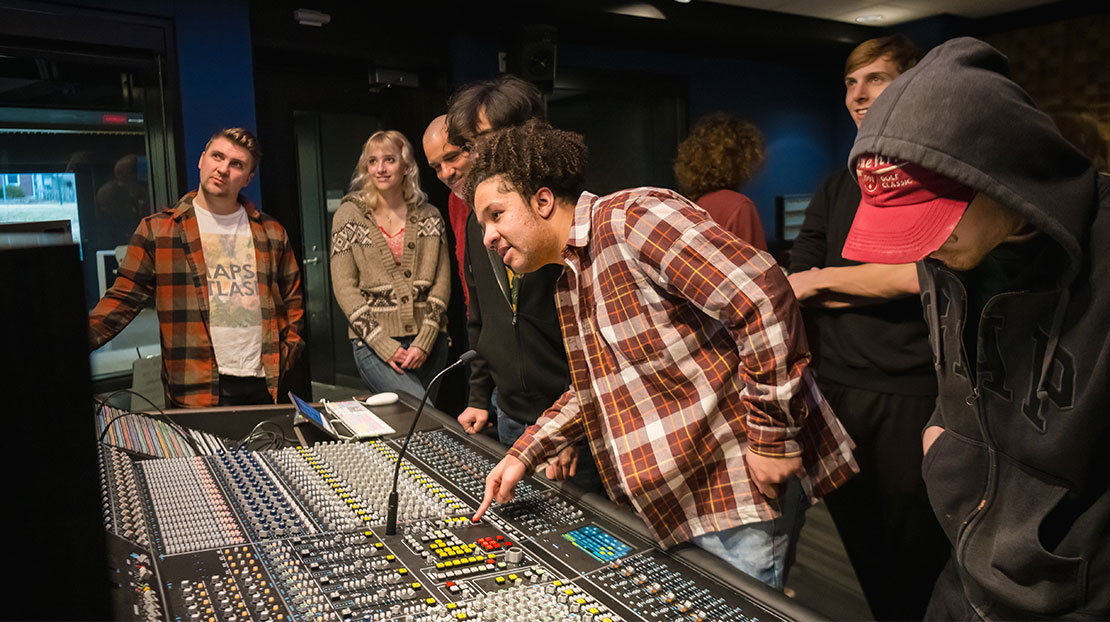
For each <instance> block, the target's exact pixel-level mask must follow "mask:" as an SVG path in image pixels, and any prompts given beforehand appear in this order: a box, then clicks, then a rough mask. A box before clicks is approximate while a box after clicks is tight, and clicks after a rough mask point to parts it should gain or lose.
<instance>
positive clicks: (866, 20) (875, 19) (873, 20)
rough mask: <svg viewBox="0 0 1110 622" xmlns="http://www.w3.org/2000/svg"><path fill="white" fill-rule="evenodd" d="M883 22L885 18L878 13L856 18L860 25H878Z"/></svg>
mask: <svg viewBox="0 0 1110 622" xmlns="http://www.w3.org/2000/svg"><path fill="white" fill-rule="evenodd" d="M881 21H883V16H882V15H880V14H878V13H871V14H869V15H860V16H859V17H857V18H856V22H858V23H860V24H878V23H879V22H881Z"/></svg>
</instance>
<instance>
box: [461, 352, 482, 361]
mask: <svg viewBox="0 0 1110 622" xmlns="http://www.w3.org/2000/svg"><path fill="white" fill-rule="evenodd" d="M476 356H478V353H477V352H476V351H474V350H467V351H466V352H463V354H462V356H460V357H459V362H460V363H469V362H470V361H473V360H474V357H476Z"/></svg>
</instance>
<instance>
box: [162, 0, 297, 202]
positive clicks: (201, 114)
mask: <svg viewBox="0 0 1110 622" xmlns="http://www.w3.org/2000/svg"><path fill="white" fill-rule="evenodd" d="M150 4H158V5H161V4H162V3H158V2H151V3H150ZM171 6H172V10H173V15H172V17H173V18H174V22H175V25H176V29H177V53H178V71H179V76H180V80H181V115H182V118H181V123H182V126H183V130H184V136H183V137H182V139H183V140H184V141H185V169H186V171H187V173H188V177H187V179H188V186H189V188H196V187H197V186H198V185H199V183H200V175H199V172H198V171H197V163H198V162H199V161H200V154H201V152H202V151H203V150H204V145H205V143H207V142H208V138H209V137H210V136H211V135H212V134H213V133H215V132H217V131H219V130H220V129H222V128H225V127H245V128H248V129H251V130H254V129H255V127H256V121H255V101H254V65H253V61H252V56H251V38H250V37H251V29H250V14H249V12H248V7H247V2H246V0H189V1H188V2H182V1H175V2H173V3H172V5H171ZM259 141H260V142H261V143H262V151H263V152H264V153H265V151H266V137H265V136H259ZM271 156H276V157H281V156H280V155H279V154H271ZM265 161H266V160H265V158H263V160H262V162H263V164H262V168H261V169H259V170H258V171H257V172H256V173H255V178H254V181H252V182H251V184H250V185H249V186H247V188H246V189H245V191H244V194H245V195H246V196H247V198H249V199H250V200H251V201H253V202H255V204H257V205H259V206H260V207H262V208H263V209H265V204H264V203H261V201H260V194H259V188H260V187H261V184H260V183H259V182H260V179H259V177H260V175H261V174H262V173H264V172H265Z"/></svg>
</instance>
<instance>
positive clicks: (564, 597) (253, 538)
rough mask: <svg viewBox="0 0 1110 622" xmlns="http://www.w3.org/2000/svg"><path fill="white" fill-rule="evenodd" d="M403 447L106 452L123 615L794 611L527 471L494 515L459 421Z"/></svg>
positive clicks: (744, 614)
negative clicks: (139, 455)
mask: <svg viewBox="0 0 1110 622" xmlns="http://www.w3.org/2000/svg"><path fill="white" fill-rule="evenodd" d="M398 446H399V445H398V444H397V443H396V442H395V441H380V440H377V441H369V442H361V443H322V444H317V445H315V446H312V447H296V448H286V449H281V450H266V451H260V452H254V451H227V452H218V453H215V454H214V455H208V456H200V457H181V458H168V459H146V460H136V459H133V458H131V457H130V456H128V455H127V454H125V453H124V452H122V451H120V450H118V449H115V448H112V447H109V446H104V447H103V448H102V450H101V482H102V492H103V497H104V523H105V526H106V528H107V530H108V531H109V532H110V533H111V534H112V535H111V536H110V538H112V543H113V545H112V547H111V549H112V550H111V551H110V552H111V554H112V556H113V559H114V561H115V562H116V563H115V564H114V566H115V568H114V569H115V571H116V575H115V581H116V583H117V585H119V586H120V589H119V590H117V593H116V595H115V599H116V604H117V615H119V616H120V617H125V618H132V619H143V620H174V621H182V622H184V621H190V622H191V621H200V620H227V621H239V620H260V621H270V620H274V621H283V620H305V621H309V620H336V621H342V620H371V621H386V620H389V621H405V622H448V621H450V622H458V621H460V620H485V621H489V620H506V621H509V620H512V621H520V620H537V621H556V620H575V621H580V622H676V621H679V620H689V621H692V620H735V621H746V620H772V619H781V616H782V611H781V610H780V609H777V608H775V607H773V606H770V605H767V604H766V602H765V601H761V600H758V599H756V598H749V597H748V596H747V595H746V594H745V593H744V592H742V591H739V590H736V589H733V588H732V587H730V586H729V585H726V584H725V583H722V582H718V581H716V580H715V579H714V578H712V577H710V576H708V575H707V574H706V573H704V572H702V571H699V570H698V569H696V568H694V567H692V566H691V565H688V564H687V563H685V562H683V561H681V560H679V559H676V558H675V557H672V556H670V555H668V554H666V553H663V552H662V551H660V550H658V549H657V548H656V547H655V546H654V545H653V543H652V542H650V541H649V540H647V539H646V538H644V537H643V532H642V530H641V532H639V533H638V532H637V531H636V530H635V529H632V528H630V527H628V526H627V525H625V524H622V523H621V521H620V520H616V519H615V518H614V517H613V516H611V515H606V514H605V513H604V512H601V511H594V509H592V508H591V506H587V505H582V504H581V503H580V502H578V501H577V500H575V499H573V498H571V497H569V496H568V495H567V494H566V493H565V492H564V491H562V490H561V489H559V488H556V487H553V486H552V485H551V484H549V483H547V482H545V481H542V480H538V479H532V478H526V479H525V480H524V481H523V482H521V484H520V485H519V486H518V488H517V498H516V499H515V500H514V501H513V502H511V503H507V504H503V505H495V506H494V507H493V508H492V509H491V511H490V512H489V513H487V515H486V518H485V519H483V520H482V521H481V522H480V523H477V524H475V523H472V522H471V521H470V516H471V515H472V514H473V512H474V509H475V508H476V507H477V505H478V503H479V502H480V501H481V497H482V492H483V490H484V479H485V475H486V473H488V472H489V470H490V469H491V468H492V467H493V466H494V464H495V461H496V459H497V458H496V457H495V456H494V455H493V454H491V453H488V452H487V451H486V450H485V449H484V448H482V447H479V446H478V445H476V444H475V443H474V442H473V441H472V440H471V439H468V438H466V437H465V436H462V435H458V434H455V433H454V432H449V431H447V430H445V429H439V430H433V431H430V432H421V433H418V434H417V435H416V436H415V437H414V438H413V441H412V443H411V445H410V447H409V455H408V456H407V457H406V459H405V461H404V462H403V464H402V470H401V474H402V477H401V481H400V499H401V503H400V511H399V514H398V515H399V517H400V521H399V530H398V531H399V533H398V535H396V536H390V537H383V535H384V531H385V530H384V517H385V515H386V498H387V496H388V493H389V487H390V484H391V478H392V470H393V465H394V464H395V460H396V456H397V453H396V451H397V448H398Z"/></svg>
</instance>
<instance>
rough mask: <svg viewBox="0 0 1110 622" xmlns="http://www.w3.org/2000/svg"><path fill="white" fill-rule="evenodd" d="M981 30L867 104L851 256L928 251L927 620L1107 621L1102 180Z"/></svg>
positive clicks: (1109, 209)
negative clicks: (938, 563)
mask: <svg viewBox="0 0 1110 622" xmlns="http://www.w3.org/2000/svg"><path fill="white" fill-rule="evenodd" d="M1008 72H1009V69H1008V64H1007V62H1006V59H1005V57H1003V56H1002V55H1001V54H1000V53H999V52H998V51H997V50H995V49H994V48H992V47H990V46H989V45H987V44H985V43H983V42H982V41H978V40H975V39H970V38H961V39H954V40H952V41H949V42H947V43H945V44H943V45H941V46H939V47H937V48H936V49H934V50H933V51H932V52H930V53H929V54H928V55H927V56H926V57H925V58H924V59H923V60H922V61H921V63H920V64H918V65H917V67H915V68H914V69H911V70H910V71H908V72H906V73H905V74H903V75H902V76H901V77H899V78H898V79H897V80H895V81H894V82H893V83H892V84H891V85H890V87H889V88H887V89H886V91H884V92H883V94H882V96H880V97H879V98H878V100H876V102H875V104H874V105H873V106H872V107H871V110H870V111H869V112H868V114H867V117H866V118H865V119H864V121H863V124H862V125H861V126H860V131H859V134H858V136H857V138H856V143H855V146H854V147H853V149H852V153H851V156H850V158H849V163H850V166H851V167H852V168H853V169H854V170H856V171H857V177H858V181H859V184H860V188H861V190H862V193H863V200H862V201H861V203H860V207H859V210H858V212H857V215H856V219H855V221H854V223H853V225H852V229H851V232H850V233H849V235H848V240H847V242H846V243H845V245H844V256H845V257H846V258H849V259H854V260H857V261H869V262H885V263H904V262H907V261H920V263H919V264H918V273H919V278H920V281H921V290H922V293H921V296H922V302H923V305H924V307H925V316H926V320H927V321H928V323H929V328H930V341H931V344H932V349H933V357H934V365H935V367H936V371H937V377H938V384H939V390H940V394H939V399H938V402H937V409H936V412H935V413H934V415H933V418H932V419H931V420H930V422H929V425H928V427H927V428H926V429H925V432H924V435H923V439H922V441H923V442H922V445H923V451H924V452H925V459H924V463H923V465H922V469H923V474H924V478H925V483H926V487H927V488H928V491H929V499H930V502H931V503H932V506H933V509H934V511H935V512H936V514H937V518H938V519H939V520H940V523H941V527H942V529H944V531H945V533H946V535H947V536H948V538H949V540H950V541H951V542H952V545H953V547H954V549H953V561H952V563H950V565H949V567H948V568H946V569H945V571H944V572H943V573H942V574H941V577H940V579H938V581H937V586H936V589H935V590H934V593H933V598H932V601H931V602H930V606H929V610H928V612H927V613H926V618H927V619H979V618H983V619H1004V620H1013V619H1106V618H1108V617H1110V537H1108V536H1107V534H1108V533H1110V452H1108V451H1106V448H1107V447H1108V446H1110V382H1107V379H1108V375H1110V346H1108V343H1110V339H1108V337H1110V288H1107V287H1106V283H1107V278H1108V277H1110V254H1108V253H1107V251H1106V249H1107V248H1110V182H1108V180H1107V178H1105V177H1100V176H1099V175H1098V174H1097V172H1096V171H1095V168H1094V166H1093V165H1092V164H1091V162H1090V161H1089V160H1088V159H1087V158H1086V157H1084V156H1083V155H1082V154H1081V153H1080V152H1079V151H1078V150H1076V149H1075V148H1074V147H1073V146H1072V145H1071V144H1069V143H1068V141H1066V140H1065V139H1064V138H1063V137H1062V136H1061V135H1060V134H1059V132H1058V131H1057V130H1056V128H1055V126H1054V125H1053V123H1052V121H1051V120H1050V119H1049V118H1048V117H1047V116H1046V115H1044V114H1043V113H1041V112H1040V111H1038V110H1037V109H1036V107H1035V106H1034V105H1033V103H1032V101H1031V100H1030V98H1029V96H1028V95H1027V94H1026V93H1025V92H1024V91H1023V90H1022V89H1021V88H1020V87H1018V86H1017V85H1016V84H1015V83H1014V82H1012V81H1011V80H1010V79H1009V77H1008Z"/></svg>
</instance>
